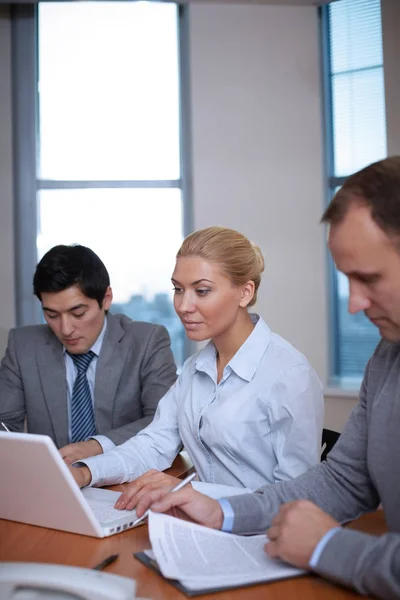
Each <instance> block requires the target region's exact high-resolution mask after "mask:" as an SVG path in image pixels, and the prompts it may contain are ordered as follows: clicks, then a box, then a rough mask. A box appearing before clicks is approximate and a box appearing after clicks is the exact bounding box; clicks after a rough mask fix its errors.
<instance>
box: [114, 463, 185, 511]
mask: <svg viewBox="0 0 400 600" xmlns="http://www.w3.org/2000/svg"><path fill="white" fill-rule="evenodd" d="M180 482H181V479H178V478H177V477H171V475H167V474H166V473H163V472H161V471H156V470H155V469H151V470H150V471H147V473H144V475H141V476H140V477H138V478H137V479H135V481H132V483H129V484H128V485H127V487H126V489H125V491H124V492H123V493H122V494H121V496H120V497H119V498H118V500H117V502H116V503H115V508H118V509H119V510H123V509H126V510H132V509H133V508H135V507H136V505H137V503H138V502H139V500H140V499H141V498H142V496H144V494H147V493H148V492H151V491H153V490H157V489H160V488H163V489H164V490H165V489H166V490H167V491H169V490H172V488H173V487H175V486H176V485H177V484H178V483H180Z"/></svg>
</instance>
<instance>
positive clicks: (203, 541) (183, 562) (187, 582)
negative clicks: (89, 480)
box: [147, 512, 304, 590]
mask: <svg viewBox="0 0 400 600" xmlns="http://www.w3.org/2000/svg"><path fill="white" fill-rule="evenodd" d="M149 535H150V540H151V545H152V551H153V555H154V558H155V560H156V562H157V564H158V567H159V569H160V571H161V573H162V574H163V575H164V576H165V577H168V578H171V579H178V580H179V581H180V582H181V583H182V584H183V585H184V586H185V587H187V588H188V589H192V590H196V589H208V588H210V589H212V588H221V587H232V586H239V585H246V584H250V583H257V582H263V581H270V580H274V579H284V578H287V577H295V576H297V575H301V574H303V573H304V571H302V570H300V569H297V568H295V567H291V566H290V565H287V564H285V563H283V562H282V561H279V560H276V559H271V558H269V557H268V556H267V554H266V553H265V552H264V545H265V543H266V542H267V537H266V536H265V535H254V536H238V535H233V534H230V533H224V532H221V531H215V530H213V529H208V528H207V527H202V526H201V525H196V524H194V523H189V522H188V521H183V520H181V519H176V518H174V517H170V516H169V515H163V514H158V513H153V512H150V514H149ZM147 554H148V555H150V554H149V553H147ZM150 556H152V555H150Z"/></svg>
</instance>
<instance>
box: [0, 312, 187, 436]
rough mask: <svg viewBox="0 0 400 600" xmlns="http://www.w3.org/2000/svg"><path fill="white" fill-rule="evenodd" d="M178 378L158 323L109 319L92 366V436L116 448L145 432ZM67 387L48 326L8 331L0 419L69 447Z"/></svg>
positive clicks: (0, 373)
mask: <svg viewBox="0 0 400 600" xmlns="http://www.w3.org/2000/svg"><path fill="white" fill-rule="evenodd" d="M175 380H176V366H175V363H174V359H173V355H172V351H171V347H170V339H169V335H168V333H167V331H166V329H165V328H164V327H162V326H160V325H153V324H151V323H142V322H139V321H132V320H131V319H129V318H128V317H126V316H125V315H111V314H108V315H107V331H106V335H105V338H104V340H103V345H102V347H101V351H100V355H99V358H98V362H97V366H96V379H95V389H94V412H95V421H96V427H97V433H99V434H103V435H105V436H107V437H108V438H110V439H111V440H112V441H113V442H114V443H115V444H121V443H122V442H125V441H126V440H127V439H129V438H130V437H132V436H133V435H135V434H136V433H137V432H138V431H140V430H141V429H143V428H144V427H146V425H148V424H149V423H150V422H151V421H152V419H153V416H154V413H155V410H156V408H157V404H158V401H159V400H160V398H161V397H162V396H163V395H164V394H165V393H166V392H167V391H168V390H169V388H170V387H171V385H172V384H173V383H174V382H175ZM67 411H68V409H67V382H66V370H65V361H64V356H63V347H62V345H61V343H60V342H59V341H58V339H57V338H56V336H55V335H54V334H53V332H52V331H51V329H50V328H49V327H48V326H47V325H33V326H28V327H20V328H17V329H12V330H11V331H10V335H9V339H8V347H7V350H6V354H5V357H4V358H3V360H2V362H1V366H0V421H4V422H5V423H6V424H7V425H9V426H10V428H11V429H13V430H15V431H22V430H23V427H24V421H25V418H26V421H27V428H28V431H29V432H30V433H41V434H46V435H48V436H50V437H51V438H52V439H53V440H54V442H55V444H56V445H57V446H58V447H59V448H60V447H61V446H64V445H65V444H68V412H67Z"/></svg>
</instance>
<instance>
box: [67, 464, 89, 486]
mask: <svg viewBox="0 0 400 600" xmlns="http://www.w3.org/2000/svg"><path fill="white" fill-rule="evenodd" d="M67 467H68V470H69V472H70V473H71V475H72V477H73V478H74V479H75V481H76V483H77V484H78V485H79V487H81V488H82V487H86V486H87V485H89V483H90V482H91V481H92V474H91V472H90V469H89V467H86V466H83V467H71V466H70V465H67Z"/></svg>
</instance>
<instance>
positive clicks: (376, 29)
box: [323, 0, 386, 380]
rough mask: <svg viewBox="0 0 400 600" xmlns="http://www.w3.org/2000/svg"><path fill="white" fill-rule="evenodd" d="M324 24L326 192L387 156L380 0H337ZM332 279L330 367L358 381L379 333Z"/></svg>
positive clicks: (341, 282)
mask: <svg viewBox="0 0 400 600" xmlns="http://www.w3.org/2000/svg"><path fill="white" fill-rule="evenodd" d="M323 24H324V28H323V30H324V34H325V40H324V43H325V44H326V47H327V50H328V51H327V60H326V71H327V73H326V96H327V117H328V121H329V126H328V131H329V132H330V136H329V137H330V139H329V140H328V141H329V143H328V170H329V190H330V196H331V195H332V194H333V193H334V192H335V191H336V190H337V189H338V187H340V185H342V183H343V181H344V179H345V177H346V176H348V175H350V174H351V173H353V172H355V171H357V170H359V169H361V168H362V167H364V166H366V165H367V164H369V163H371V162H374V161H376V160H379V159H381V158H384V157H385V155H386V121H385V98H384V79H383V77H384V72H383V50H382V26H381V6H380V0H338V1H337V2H334V3H332V4H330V5H329V7H327V8H325V9H323ZM332 268H333V267H332ZM332 283H333V286H332V287H333V296H334V298H333V311H332V313H333V328H334V337H335V352H334V357H333V361H332V362H333V365H332V371H333V374H334V376H336V377H339V378H341V379H355V380H357V379H359V378H360V377H362V374H363V371H364V368H365V365H366V362H367V360H368V358H369V357H370V356H371V354H372V352H373V350H374V348H375V346H376V344H377V342H378V340H379V332H378V329H377V328H376V327H374V326H373V325H372V323H370V321H369V320H368V319H367V318H366V317H365V315H364V314H357V315H349V313H348V310H347V304H348V296H349V290H348V284H347V279H346V277H344V276H343V275H342V274H340V273H338V272H337V271H335V270H334V272H333V277H332Z"/></svg>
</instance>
